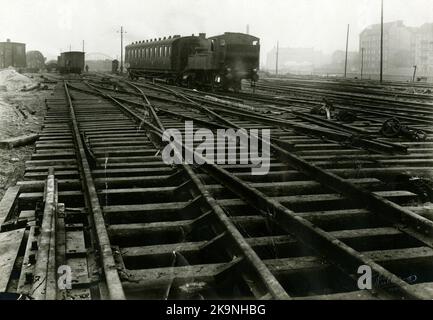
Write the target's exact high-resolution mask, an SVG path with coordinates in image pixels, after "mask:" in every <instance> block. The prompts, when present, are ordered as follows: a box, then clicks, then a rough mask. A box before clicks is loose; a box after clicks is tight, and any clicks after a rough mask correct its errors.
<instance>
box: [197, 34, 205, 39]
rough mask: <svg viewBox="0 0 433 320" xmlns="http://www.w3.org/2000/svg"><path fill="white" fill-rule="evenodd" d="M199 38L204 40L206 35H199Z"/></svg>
mask: <svg viewBox="0 0 433 320" xmlns="http://www.w3.org/2000/svg"><path fill="white" fill-rule="evenodd" d="M198 36H199V38H202V39H206V33H199V34H198Z"/></svg>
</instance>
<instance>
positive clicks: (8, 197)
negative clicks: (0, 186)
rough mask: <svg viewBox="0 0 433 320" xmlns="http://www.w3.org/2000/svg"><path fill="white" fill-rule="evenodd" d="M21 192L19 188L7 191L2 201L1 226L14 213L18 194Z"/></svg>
mask: <svg viewBox="0 0 433 320" xmlns="http://www.w3.org/2000/svg"><path fill="white" fill-rule="evenodd" d="M19 192H20V187H19V186H14V187H9V188H8V189H7V190H6V193H5V194H4V196H3V198H2V200H1V201H0V226H1V225H2V224H3V222H5V220H6V219H7V218H8V217H9V216H10V215H11V213H12V212H13V210H14V208H15V205H16V203H17V199H18V194H19Z"/></svg>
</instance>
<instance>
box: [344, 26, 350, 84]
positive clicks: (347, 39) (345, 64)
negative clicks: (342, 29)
mask: <svg viewBox="0 0 433 320" xmlns="http://www.w3.org/2000/svg"><path fill="white" fill-rule="evenodd" d="M348 50H349V25H347V35H346V59H345V60H344V77H345V78H346V76H347V51H348Z"/></svg>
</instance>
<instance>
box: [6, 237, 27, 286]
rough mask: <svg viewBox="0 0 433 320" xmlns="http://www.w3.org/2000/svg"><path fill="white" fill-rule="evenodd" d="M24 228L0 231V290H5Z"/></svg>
mask: <svg viewBox="0 0 433 320" xmlns="http://www.w3.org/2000/svg"><path fill="white" fill-rule="evenodd" d="M24 231H25V229H18V230H12V231H8V232H1V233H0V257H1V259H0V292H5V291H6V290H7V286H8V283H9V278H10V276H11V273H12V269H13V267H14V264H15V260H16V258H17V256H18V251H19V249H20V246H21V242H22V239H23V236H24Z"/></svg>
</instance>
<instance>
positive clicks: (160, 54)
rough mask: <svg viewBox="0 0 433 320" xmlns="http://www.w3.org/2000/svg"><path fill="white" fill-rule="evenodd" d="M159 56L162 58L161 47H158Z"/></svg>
mask: <svg viewBox="0 0 433 320" xmlns="http://www.w3.org/2000/svg"><path fill="white" fill-rule="evenodd" d="M159 56H160V57H162V47H159Z"/></svg>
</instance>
